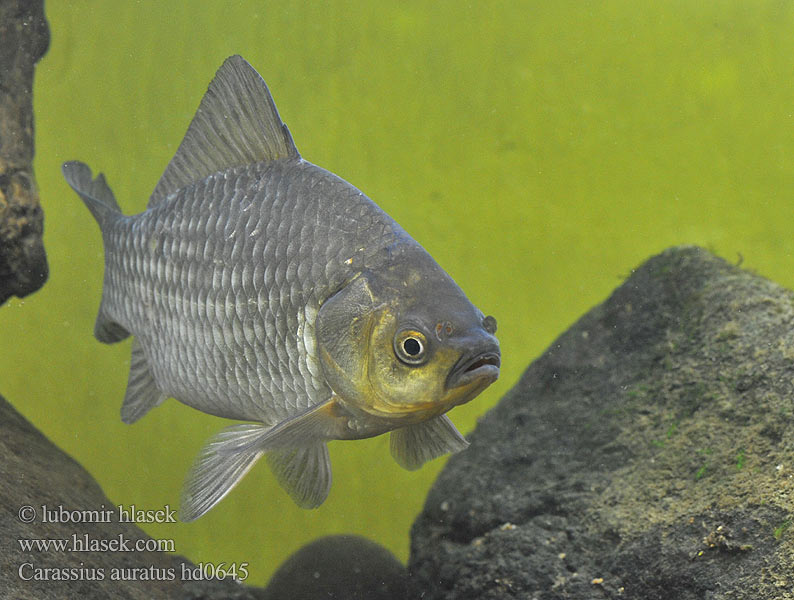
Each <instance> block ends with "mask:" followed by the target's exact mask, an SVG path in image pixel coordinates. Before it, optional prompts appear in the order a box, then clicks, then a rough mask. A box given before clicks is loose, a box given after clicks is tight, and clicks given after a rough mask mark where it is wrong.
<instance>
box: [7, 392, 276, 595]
mask: <svg viewBox="0 0 794 600" xmlns="http://www.w3.org/2000/svg"><path fill="white" fill-rule="evenodd" d="M42 506H47V507H48V509H49V510H52V511H54V512H53V513H51V516H52V517H55V518H56V519H58V520H65V517H61V516H60V515H61V513H60V508H61V507H62V508H63V509H64V510H65V511H67V512H69V513H72V514H74V513H73V511H89V510H94V511H106V510H107V511H110V513H112V515H113V517H112V520H111V521H110V522H107V523H103V522H90V523H87V522H82V523H74V522H47V523H45V522H43V520H44V519H43V517H42V515H43V511H42V510H41V507H42ZM28 507H29V508H28ZM48 512H49V511H48ZM97 514H102V513H97ZM31 518H32V520H31ZM70 518H71V517H70ZM89 518H91V519H92V520H94V521H96V518H94V517H89ZM29 520H30V522H27V521H29ZM49 520H52V519H49ZM73 536H75V537H74V540H77V543H78V544H83V545H84V547H85V548H88V544H95V543H101V542H100V541H101V540H104V541H105V542H104V543H111V544H119V543H120V540H124V546H126V547H129V548H134V547H135V546H134V544H136V543H137V541H138V540H144V541H145V540H151V538H149V537H148V536H147V535H146V534H145V533H143V531H141V530H140V529H139V528H138V527H137V526H135V525H133V524H131V523H119V522H118V512H117V509H116V507H115V506H114V505H113V503H112V502H110V500H108V499H107V497H106V496H105V495H104V494H103V493H102V490H101V489H100V488H99V486H98V485H97V483H96V482H95V481H94V479H93V478H92V477H91V476H90V475H89V474H88V473H87V472H86V471H85V470H84V469H83V468H82V467H81V466H80V465H79V464H77V463H76V462H75V461H74V460H72V459H71V458H70V457H68V456H67V455H66V454H64V453H63V452H61V451H60V450H59V449H58V448H57V447H55V446H54V445H53V444H52V443H51V442H50V441H49V440H47V439H46V438H45V437H44V436H43V435H41V433H39V431H38V430H37V429H36V428H35V427H33V426H32V425H31V424H30V423H29V422H28V421H27V420H25V418H24V417H22V416H21V415H20V414H19V413H18V412H17V411H16V410H14V408H13V407H12V406H11V405H10V404H8V402H6V401H5V400H4V399H3V398H0V541H1V542H0V543H2V548H1V549H0V597H2V598H14V600H28V599H30V600H46V599H50V598H52V599H56V598H57V599H58V600H61V599H63V598H85V599H93V598H113V599H118V600H128V599H129V600H138V599H140V600H150V599H160V598H163V599H165V598H168V599H174V598H176V599H183V600H199V599H200V600H221V599H229V600H232V599H234V600H256V599H257V598H259V599H261V598H263V594H264V592H263V590H261V589H256V588H250V587H245V586H242V585H240V584H238V583H236V582H234V581H232V580H225V581H213V580H210V581H202V582H189V581H184V578H183V577H182V567H183V565H184V567H185V568H186V569H194V568H195V565H193V564H192V563H190V562H187V561H186V560H184V559H183V558H182V557H180V556H176V555H174V554H167V553H165V552H157V551H149V552H146V551H141V552H133V551H131V552H123V551H113V550H114V547H112V546H109V547H108V548H107V550H105V551H102V550H101V549H97V551H90V552H74V551H69V550H74V549H76V547H74V546H73V547H72V548H70V549H69V550H63V549H61V550H59V549H56V548H54V547H50V549H49V550H44V549H43V548H42V549H37V548H36V547H35V546H34V547H33V548H30V549H24V548H23V547H22V545H21V544H24V543H26V541H27V540H48V539H54V540H67V541H68V542H69V543H70V544H74V543H75V542H74V541H73ZM86 536H87V538H86ZM20 540H21V541H20ZM45 543H46V542H45ZM114 577H115V578H116V579H118V578H119V577H122V578H126V580H121V581H119V580H114ZM100 578H101V579H100Z"/></svg>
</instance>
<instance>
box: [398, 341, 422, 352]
mask: <svg viewBox="0 0 794 600" xmlns="http://www.w3.org/2000/svg"><path fill="white" fill-rule="evenodd" d="M403 350H405V353H406V354H407V355H408V356H416V355H417V354H419V353H420V352H421V351H422V344H421V343H420V342H419V340H417V339H416V338H407V339H406V340H405V341H404V342H403Z"/></svg>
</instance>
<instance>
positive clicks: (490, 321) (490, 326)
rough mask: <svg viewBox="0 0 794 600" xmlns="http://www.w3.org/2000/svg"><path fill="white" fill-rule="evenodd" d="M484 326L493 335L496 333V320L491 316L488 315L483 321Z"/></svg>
mask: <svg viewBox="0 0 794 600" xmlns="http://www.w3.org/2000/svg"><path fill="white" fill-rule="evenodd" d="M482 326H483V328H484V329H485V331H487V332H488V333H490V334H491V335H493V334H494V333H496V319H495V318H494V317H492V316H491V315H488V316H487V317H485V318H484V319H483V320H482Z"/></svg>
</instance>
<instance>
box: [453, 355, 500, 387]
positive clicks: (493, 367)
mask: <svg viewBox="0 0 794 600" xmlns="http://www.w3.org/2000/svg"><path fill="white" fill-rule="evenodd" d="M501 363H502V361H501V355H500V353H499V350H493V349H488V350H486V351H484V352H482V351H481V352H476V353H473V354H469V355H468V356H463V357H461V359H460V360H459V361H458V362H457V363H456V364H455V366H454V367H453V368H452V371H451V372H450V374H449V377H447V389H452V388H459V387H463V386H467V385H470V384H471V383H473V382H475V381H476V382H479V383H480V385H481V386H482V387H481V388H480V389H481V390H482V389H485V388H486V387H487V386H489V385H490V384H492V383H493V382H494V381H496V380H497V379H498V378H499V367H500V366H501ZM478 387H479V386H478Z"/></svg>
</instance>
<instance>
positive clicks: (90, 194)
mask: <svg viewBox="0 0 794 600" xmlns="http://www.w3.org/2000/svg"><path fill="white" fill-rule="evenodd" d="M61 171H63V176H64V177H65V178H66V183H68V184H69V185H70V186H71V187H72V189H73V190H74V191H75V192H77V194H78V195H79V196H80V198H82V199H83V202H85V205H86V206H87V207H88V210H90V211H91V214H92V215H94V218H95V219H96V220H97V223H99V227H100V229H104V226H105V223H106V222H107V220H108V218H109V217H113V216H117V215H120V214H121V208H119V205H118V202H116V198H115V196H113V192H112V191H110V188H109V187H108V184H107V182H106V181H105V176H104V175H103V174H102V173H100V174H99V175H97V177H96V179H93V178H92V177H91V169H90V168H89V167H88V165H87V164H85V163H82V162H80V161H77V160H72V161H69V162H66V163H63V166H62V167H61Z"/></svg>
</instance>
